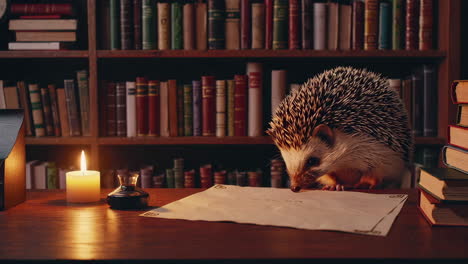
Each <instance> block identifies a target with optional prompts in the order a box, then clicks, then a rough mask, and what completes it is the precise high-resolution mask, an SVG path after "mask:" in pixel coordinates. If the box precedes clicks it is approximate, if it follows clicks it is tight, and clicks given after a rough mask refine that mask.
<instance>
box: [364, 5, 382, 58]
mask: <svg viewBox="0 0 468 264" xmlns="http://www.w3.org/2000/svg"><path fill="white" fill-rule="evenodd" d="M378 8H379V1H378V0H365V5H364V50H375V49H377V30H378V25H379V22H378V11H379V9H378Z"/></svg>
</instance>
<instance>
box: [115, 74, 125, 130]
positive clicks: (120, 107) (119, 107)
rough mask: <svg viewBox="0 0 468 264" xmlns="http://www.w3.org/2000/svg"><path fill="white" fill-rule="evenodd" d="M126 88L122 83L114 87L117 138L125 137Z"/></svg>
mask: <svg viewBox="0 0 468 264" xmlns="http://www.w3.org/2000/svg"><path fill="white" fill-rule="evenodd" d="M126 93H127V91H126V87H125V83H124V82H118V83H116V85H115V109H116V111H115V120H116V122H117V136H118V137H125V136H127V109H126V108H127V107H126V100H125V99H126V97H127V95H126Z"/></svg>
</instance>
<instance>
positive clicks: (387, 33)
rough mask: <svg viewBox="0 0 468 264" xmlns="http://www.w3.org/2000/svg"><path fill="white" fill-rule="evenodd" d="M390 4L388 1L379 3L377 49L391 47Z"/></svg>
mask: <svg viewBox="0 0 468 264" xmlns="http://www.w3.org/2000/svg"><path fill="white" fill-rule="evenodd" d="M391 41H392V6H391V4H390V3H389V2H385V1H382V2H380V3H379V49H380V50H388V49H390V48H391V47H392V43H391Z"/></svg>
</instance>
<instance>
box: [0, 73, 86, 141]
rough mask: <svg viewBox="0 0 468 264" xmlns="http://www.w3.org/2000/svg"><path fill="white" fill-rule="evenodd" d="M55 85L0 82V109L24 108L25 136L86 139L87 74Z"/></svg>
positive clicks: (79, 74)
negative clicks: (77, 137)
mask: <svg viewBox="0 0 468 264" xmlns="http://www.w3.org/2000/svg"><path fill="white" fill-rule="evenodd" d="M75 74H76V79H65V80H63V85H64V88H57V86H56V84H54V83H49V84H48V85H41V84H40V83H38V82H26V81H18V82H15V81H3V80H0V109H5V108H9V109H15V108H22V109H24V117H25V118H24V120H25V121H24V123H25V129H26V135H27V136H36V137H44V136H89V135H90V127H89V85H88V72H87V71H86V70H79V71H77V72H76V73H75Z"/></svg>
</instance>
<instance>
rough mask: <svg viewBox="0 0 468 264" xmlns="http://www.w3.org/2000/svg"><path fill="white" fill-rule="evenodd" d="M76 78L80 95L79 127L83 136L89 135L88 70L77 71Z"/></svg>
mask: <svg viewBox="0 0 468 264" xmlns="http://www.w3.org/2000/svg"><path fill="white" fill-rule="evenodd" d="M76 79H77V83H78V92H79V96H80V115H81V129H82V132H83V136H90V133H91V132H90V129H89V86H88V72H87V71H86V70H81V71H77V73H76Z"/></svg>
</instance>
